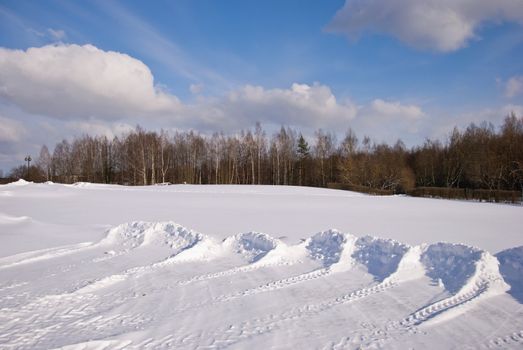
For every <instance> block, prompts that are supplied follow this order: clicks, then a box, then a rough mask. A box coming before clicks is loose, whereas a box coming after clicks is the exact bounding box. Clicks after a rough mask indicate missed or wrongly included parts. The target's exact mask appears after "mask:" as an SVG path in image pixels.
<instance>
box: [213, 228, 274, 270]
mask: <svg viewBox="0 0 523 350" xmlns="http://www.w3.org/2000/svg"><path fill="white" fill-rule="evenodd" d="M282 244H283V242H280V241H279V240H277V239H275V238H273V237H271V236H269V235H267V234H265V233H259V232H247V233H241V234H238V235H235V236H232V237H229V238H227V239H225V240H224V242H223V245H224V247H225V248H226V249H227V248H228V249H230V250H232V251H234V252H235V253H238V254H241V255H242V256H243V257H244V258H245V259H246V260H247V261H248V262H249V263H254V262H257V261H259V260H260V259H261V258H263V257H264V256H266V255H267V254H268V253H269V252H270V251H272V250H273V249H275V248H276V247H277V246H278V245H282Z"/></svg>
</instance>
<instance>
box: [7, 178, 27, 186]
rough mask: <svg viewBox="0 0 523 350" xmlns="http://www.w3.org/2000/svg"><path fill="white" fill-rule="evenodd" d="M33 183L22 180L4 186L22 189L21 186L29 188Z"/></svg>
mask: <svg viewBox="0 0 523 350" xmlns="http://www.w3.org/2000/svg"><path fill="white" fill-rule="evenodd" d="M33 183H34V182H32V181H25V180H24V179H20V180H18V181H14V182H10V183H8V184H5V185H3V186H9V187H21V186H27V185H30V184H33Z"/></svg>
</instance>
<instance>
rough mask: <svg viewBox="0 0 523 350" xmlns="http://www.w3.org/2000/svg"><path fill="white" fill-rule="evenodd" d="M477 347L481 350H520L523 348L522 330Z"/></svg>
mask: <svg viewBox="0 0 523 350" xmlns="http://www.w3.org/2000/svg"><path fill="white" fill-rule="evenodd" d="M479 347H480V348H481V349H507V348H514V349H516V348H517V349H521V347H523V330H521V331H519V332H512V333H510V334H507V335H505V336H502V337H496V338H493V339H490V340H488V341H486V342H485V343H484V344H481V345H480V346H479Z"/></svg>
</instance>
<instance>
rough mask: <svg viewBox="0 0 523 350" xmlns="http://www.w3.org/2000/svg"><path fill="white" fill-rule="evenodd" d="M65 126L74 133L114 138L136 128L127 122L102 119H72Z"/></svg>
mask: <svg viewBox="0 0 523 350" xmlns="http://www.w3.org/2000/svg"><path fill="white" fill-rule="evenodd" d="M65 128H66V129H67V130H68V131H69V133H71V134H73V135H76V136H78V135H83V134H86V135H90V136H106V137H107V138H109V139H112V138H113V137H115V136H120V135H123V134H126V133H128V132H130V131H132V130H133V129H134V126H132V125H130V124H127V123H125V122H113V123H108V122H105V121H101V120H90V121H83V120H81V121H71V122H67V123H66V124H65Z"/></svg>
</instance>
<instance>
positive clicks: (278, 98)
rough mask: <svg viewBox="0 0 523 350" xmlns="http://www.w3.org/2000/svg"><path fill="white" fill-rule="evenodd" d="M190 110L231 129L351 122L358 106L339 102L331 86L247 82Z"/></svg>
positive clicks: (215, 126) (209, 121)
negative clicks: (277, 86) (257, 124)
mask: <svg viewBox="0 0 523 350" xmlns="http://www.w3.org/2000/svg"><path fill="white" fill-rule="evenodd" d="M189 110H190V111H191V112H192V113H193V114H194V115H200V116H201V121H203V122H204V123H208V124H209V125H211V126H212V127H214V128H217V129H225V130H230V129H234V128H236V129H238V128H244V127H250V126H252V125H253V124H254V122H256V121H261V122H263V123H269V124H275V125H282V124H283V125H294V126H303V127H335V126H336V125H339V124H342V125H348V124H346V123H348V122H349V121H350V120H351V119H353V118H354V116H355V115H356V113H357V106H356V105H355V104H353V103H352V102H350V101H348V100H347V101H338V100H337V99H336V97H335V96H334V94H333V93H332V91H331V90H330V88H329V87H328V86H325V85H321V84H313V85H307V84H296V83H295V84H292V86H291V87H290V88H289V89H265V88H263V87H261V86H252V85H246V86H244V87H241V88H239V89H236V90H233V91H231V92H230V93H229V94H228V95H226V96H224V97H222V98H211V99H206V100H200V101H199V103H198V104H196V105H193V106H190V108H189ZM343 123H345V124H343Z"/></svg>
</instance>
